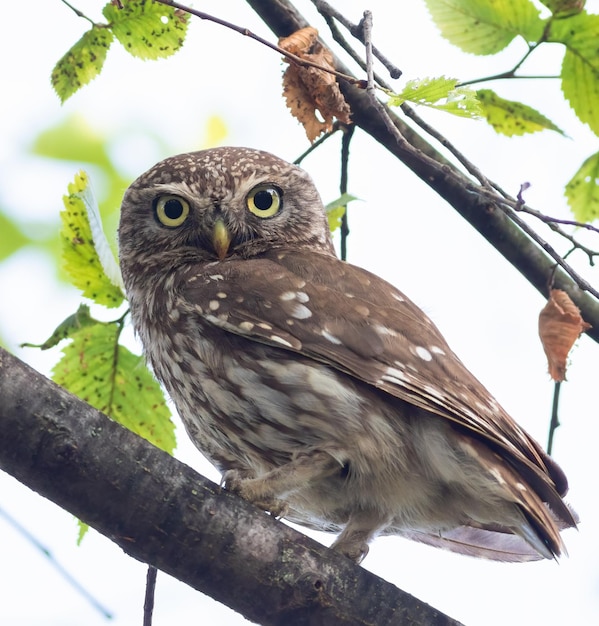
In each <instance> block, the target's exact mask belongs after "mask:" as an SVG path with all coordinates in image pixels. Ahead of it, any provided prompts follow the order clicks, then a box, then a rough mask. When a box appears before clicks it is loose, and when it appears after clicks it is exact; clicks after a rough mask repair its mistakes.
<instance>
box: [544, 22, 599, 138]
mask: <svg viewBox="0 0 599 626" xmlns="http://www.w3.org/2000/svg"><path fill="white" fill-rule="evenodd" d="M547 41H551V42H558V43H563V44H564V45H565V46H566V54H565V55H564V60H563V63H562V73H561V79H562V91H563V93H564V96H565V97H566V99H567V100H568V102H569V103H570V106H571V107H572V109H573V110H574V111H575V113H576V115H577V116H578V117H579V119H580V120H581V121H582V122H584V123H585V124H588V125H589V126H590V128H591V130H592V131H593V132H594V133H595V134H596V135H599V107H598V106H597V102H599V45H597V42H598V41H599V15H590V14H588V13H586V12H582V13H580V14H578V15H573V16H572V17H567V18H564V19H555V20H552V21H551V22H550V24H549V28H548V31H547Z"/></svg>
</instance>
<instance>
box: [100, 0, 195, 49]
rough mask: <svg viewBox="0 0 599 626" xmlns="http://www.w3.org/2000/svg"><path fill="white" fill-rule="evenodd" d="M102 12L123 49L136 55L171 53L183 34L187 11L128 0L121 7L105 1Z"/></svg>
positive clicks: (139, 0) (179, 45) (185, 31)
mask: <svg viewBox="0 0 599 626" xmlns="http://www.w3.org/2000/svg"><path fill="white" fill-rule="evenodd" d="M102 12H103V14H104V17H105V18H106V19H107V20H108V21H109V22H110V24H109V27H110V28H111V30H112V32H113V33H114V36H115V37H116V38H117V39H118V40H119V42H120V43H121V44H122V45H123V47H124V48H125V50H127V52H129V53H130V54H132V55H133V56H135V57H139V58H140V59H160V58H164V57H168V56H170V55H171V54H174V53H175V52H177V50H179V48H180V47H181V46H182V45H183V41H184V40H185V35H186V34H187V25H188V22H189V15H188V14H187V13H183V12H181V11H176V10H175V9H173V8H172V7H168V6H165V5H164V4H159V3H157V2H152V0H129V1H128V2H125V3H123V8H122V9H120V8H118V7H117V6H116V4H115V3H112V2H109V3H108V4H107V5H106V6H105V7H104V9H103V11H102Z"/></svg>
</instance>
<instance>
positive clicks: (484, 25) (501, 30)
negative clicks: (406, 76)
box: [425, 0, 545, 55]
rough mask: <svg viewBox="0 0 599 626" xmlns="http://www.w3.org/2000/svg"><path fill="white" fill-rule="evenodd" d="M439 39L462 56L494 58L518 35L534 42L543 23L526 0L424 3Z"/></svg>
mask: <svg viewBox="0 0 599 626" xmlns="http://www.w3.org/2000/svg"><path fill="white" fill-rule="evenodd" d="M425 2H426V5H427V7H428V10H429V12H430V14H431V17H432V19H433V21H434V22H435V24H436V25H437V27H438V28H439V30H440V31H441V35H442V36H443V37H445V39H447V40H448V41H450V42H451V43H452V44H454V45H455V46H458V47H459V48H461V49H462V50H463V51H464V52H471V53H473V54H482V55H484V54H495V53H497V52H499V51H500V50H503V49H504V48H505V47H506V46H507V45H508V44H509V43H510V42H511V41H512V40H513V39H514V38H515V37H517V36H518V35H521V36H522V37H523V38H524V39H525V40H526V41H527V42H537V41H539V39H540V38H541V36H542V34H543V29H544V26H545V22H544V21H543V20H541V18H540V17H539V12H538V11H537V9H536V8H535V6H534V4H533V3H532V2H530V0H425Z"/></svg>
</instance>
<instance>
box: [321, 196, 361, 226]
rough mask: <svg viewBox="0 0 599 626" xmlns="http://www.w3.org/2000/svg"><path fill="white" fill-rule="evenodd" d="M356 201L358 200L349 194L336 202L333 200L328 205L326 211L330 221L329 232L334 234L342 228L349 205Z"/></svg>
mask: <svg viewBox="0 0 599 626" xmlns="http://www.w3.org/2000/svg"><path fill="white" fill-rule="evenodd" d="M354 200H358V198H356V197H355V196H352V195H351V194H349V193H344V194H342V195H341V196H339V197H338V198H337V199H336V200H333V201H332V202H329V203H328V204H327V205H326V207H325V210H326V212H327V219H328V220H329V230H330V231H331V232H332V233H334V232H335V231H336V230H337V229H338V228H340V227H341V220H342V219H343V216H344V215H345V211H346V210H347V205H348V204H349V203H350V202H353V201H354Z"/></svg>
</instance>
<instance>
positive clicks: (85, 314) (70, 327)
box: [21, 304, 100, 350]
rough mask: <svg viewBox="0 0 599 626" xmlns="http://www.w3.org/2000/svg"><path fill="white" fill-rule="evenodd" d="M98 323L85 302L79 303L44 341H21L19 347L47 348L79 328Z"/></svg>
mask: <svg viewBox="0 0 599 626" xmlns="http://www.w3.org/2000/svg"><path fill="white" fill-rule="evenodd" d="M99 323H100V322H98V320H95V319H94V318H93V317H92V316H91V315H90V314H89V307H88V306H87V304H80V305H79V308H78V309H77V312H76V313H73V314H72V315H69V316H68V317H67V318H66V319H65V320H64V322H61V323H60V324H59V325H58V326H57V327H56V330H55V331H54V332H53V333H52V334H51V335H50V337H48V339H46V341H44V343H22V344H21V348H40V349H41V350H48V348H53V347H54V346H55V345H56V344H58V343H60V342H61V341H62V340H63V339H66V338H67V337H71V336H72V335H73V333H75V332H76V331H78V330H80V329H81V328H84V327H86V326H93V325H94V324H99Z"/></svg>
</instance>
